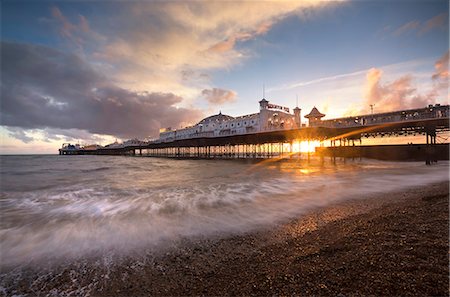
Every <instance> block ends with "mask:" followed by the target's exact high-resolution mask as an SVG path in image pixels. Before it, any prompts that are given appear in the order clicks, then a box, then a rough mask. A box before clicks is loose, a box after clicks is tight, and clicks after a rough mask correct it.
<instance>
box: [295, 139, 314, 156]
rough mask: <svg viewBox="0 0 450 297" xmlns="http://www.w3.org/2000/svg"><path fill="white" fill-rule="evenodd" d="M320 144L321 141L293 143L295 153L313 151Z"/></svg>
mask: <svg viewBox="0 0 450 297" xmlns="http://www.w3.org/2000/svg"><path fill="white" fill-rule="evenodd" d="M318 146H320V141H317V140H313V141H305V140H304V141H294V143H293V144H292V152H293V153H313V152H315V148H316V147H318Z"/></svg>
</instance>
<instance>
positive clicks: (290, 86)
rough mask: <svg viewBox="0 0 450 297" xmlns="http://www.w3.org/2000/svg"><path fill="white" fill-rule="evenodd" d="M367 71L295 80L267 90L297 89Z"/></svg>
mask: <svg viewBox="0 0 450 297" xmlns="http://www.w3.org/2000/svg"><path fill="white" fill-rule="evenodd" d="M366 72H367V70H359V71H355V72H350V73H343V74H338V75H332V76H326V77H320V78H317V79H313V80H309V81H302V82H295V83H291V84H286V85H282V86H277V87H273V88H269V89H267V91H268V92H272V91H279V90H290V89H295V88H299V87H304V86H309V85H314V84H320V83H324V82H328V81H334V80H340V79H343V78H348V77H354V76H359V75H361V74H364V73H366Z"/></svg>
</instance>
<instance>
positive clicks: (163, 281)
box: [2, 182, 449, 296]
mask: <svg viewBox="0 0 450 297" xmlns="http://www.w3.org/2000/svg"><path fill="white" fill-rule="evenodd" d="M448 193H449V184H448V182H441V183H438V184H432V185H429V186H427V187H426V188H411V189H408V190H406V191H396V192H392V193H386V194H374V195H370V196H368V197H364V198H363V199H353V200H347V201H343V202H337V203H334V204H332V205H329V206H327V207H325V208H319V209H316V210H313V211H310V212H308V213H307V214H305V215H303V216H302V217H300V218H297V219H292V220H290V221H289V222H285V223H282V224H278V225H276V226H272V227H271V228H265V229H263V230H259V231H252V232H248V233H245V234H240V235H228V236H226V235H223V236H216V237H211V238H206V239H201V238H196V239H192V240H182V242H181V243H177V244H176V245H175V247H172V248H169V249H167V250H164V252H162V253H161V254H159V255H155V256H154V257H152V258H151V259H148V260H147V261H142V262H140V261H137V260H135V259H134V260H133V259H132V258H131V259H130V260H125V261H121V263H119V264H118V265H115V266H114V267H113V268H112V269H111V270H110V271H109V269H108V271H107V273H106V274H105V273H104V271H101V269H99V268H95V267H93V268H92V269H91V270H90V271H86V273H83V274H81V275H79V277H78V279H77V281H78V284H77V285H76V286H75V285H74V284H73V283H71V271H73V270H74V269H76V267H67V268H65V269H64V271H62V272H61V271H60V273H59V274H58V275H59V276H58V277H52V276H51V275H48V276H47V277H44V278H42V277H41V278H40V279H39V280H38V279H33V277H32V276H30V277H27V278H24V279H22V280H21V281H20V282H19V283H17V284H16V288H15V289H16V292H9V294H8V293H7V291H6V292H5V290H3V292H2V293H6V294H5V295H6V296H8V295H12V293H16V294H17V293H22V294H27V293H28V294H42V295H46V294H48V293H50V295H51V292H52V291H53V292H55V290H56V291H57V292H61V291H65V292H77V293H75V295H80V294H81V295H87V294H86V293H90V296H148V295H155V296H161V295H164V296H185V295H205V296H211V295H216V296H217V295H258V296H260V295H321V296H323V295H325V296H336V295H339V294H343V295H345V296H349V295H448V293H449V279H448V275H449V266H448V263H449V261H448V260H449V258H448V255H449V249H448V230H449V218H448V207H449V201H448V197H449V196H448V195H449V194H448ZM102 273H103V275H101V274H102ZM80 276H81V277H80ZM31 284H32V285H31ZM30 286H31V287H30ZM71 286H74V287H71ZM3 289H4V288H3ZM9 289H11V288H9Z"/></svg>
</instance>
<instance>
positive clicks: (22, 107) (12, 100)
mask: <svg viewBox="0 0 450 297" xmlns="http://www.w3.org/2000/svg"><path fill="white" fill-rule="evenodd" d="M0 4H1V48H0V57H1V60H0V62H1V64H0V65H1V101H0V124H1V126H0V140H1V142H0V154H21V153H56V152H57V149H58V148H59V147H60V146H61V144H62V143H63V142H72V143H74V142H76V143H82V144H90V143H100V144H103V145H105V144H107V143H111V142H113V141H115V140H116V139H117V140H119V141H123V140H127V139H132V138H139V139H152V138H156V137H158V132H159V129H160V128H164V127H172V128H180V127H185V126H187V125H192V124H195V123H196V122H198V121H199V120H201V119H202V118H204V117H206V116H209V115H211V114H215V113H218V112H219V111H221V112H222V113H225V114H229V115H231V116H239V115H244V114H248V113H254V112H258V109H259V106H258V101H259V100H261V98H262V97H263V86H264V89H265V92H264V97H265V98H266V99H267V100H269V101H270V102H273V103H275V104H279V105H283V106H287V107H290V108H293V107H295V106H296V104H297V103H296V102H297V98H298V106H299V107H300V108H301V109H302V115H305V114H307V113H309V111H310V110H311V109H312V107H314V106H316V107H317V108H318V109H319V110H320V111H321V112H322V113H325V114H326V118H336V117H342V116H348V115H355V114H367V113H370V105H373V108H374V112H384V111H393V110H400V109H407V108H416V107H424V106H426V105H428V104H434V103H440V104H448V102H449V95H448V60H449V17H448V15H449V2H448V1H446V0H445V1H440V0H423V1H408V0H392V1H383V0H381V1H370V0H364V1H363V0H359V1H312V0H311V1H273V2H270V1H227V2H225V1H217V2H211V1H210V2H203V1H192V2H186V1H183V2H182V1H179V2H177V1H167V2H164V1H156V2H152V1H73V0H72V1H55V2H53V1H32V0H28V1H21V0H14V1H13V0H4V1H2V2H1V3H0ZM303 120H304V121H306V119H303Z"/></svg>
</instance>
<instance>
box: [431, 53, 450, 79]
mask: <svg viewBox="0 0 450 297" xmlns="http://www.w3.org/2000/svg"><path fill="white" fill-rule="evenodd" d="M449 53H450V51H447V52H446V53H445V54H444V55H443V56H442V57H441V58H440V59H439V60H437V61H436V63H435V64H434V68H435V72H434V73H433V76H432V78H433V80H434V81H439V80H443V81H446V82H447V83H448V79H449V77H450V76H449V72H448V63H449Z"/></svg>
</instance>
